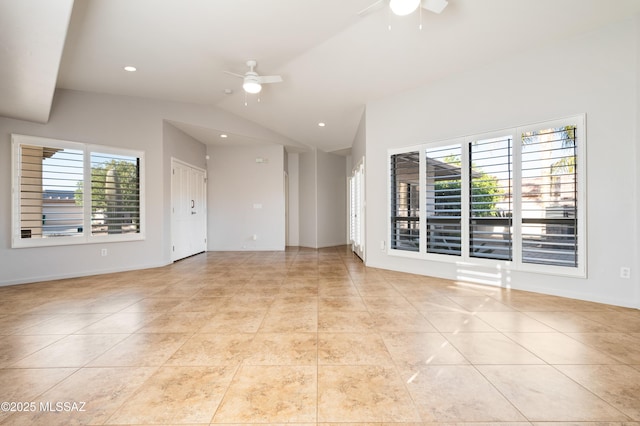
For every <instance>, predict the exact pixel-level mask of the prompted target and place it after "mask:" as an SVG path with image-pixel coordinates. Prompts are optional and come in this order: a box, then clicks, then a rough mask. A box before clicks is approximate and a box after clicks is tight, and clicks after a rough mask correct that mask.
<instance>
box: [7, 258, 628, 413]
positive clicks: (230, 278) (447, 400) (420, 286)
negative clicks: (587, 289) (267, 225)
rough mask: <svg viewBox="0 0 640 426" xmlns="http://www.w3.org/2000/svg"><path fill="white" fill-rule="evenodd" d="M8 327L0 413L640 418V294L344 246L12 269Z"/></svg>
mask: <svg viewBox="0 0 640 426" xmlns="http://www.w3.org/2000/svg"><path fill="white" fill-rule="evenodd" d="M0 335H1V343H0V401H5V402H10V403H11V402H13V404H11V405H9V406H8V408H9V411H6V409H7V405H3V411H0V424H8V425H47V426H50V425H69V424H108V425H129V424H147V425H151V424H176V425H178V424H191V425H209V424H214V425H217V424H250V423H263V424H266V423H271V424H284V423H295V424H322V423H335V424H338V423H342V424H344V423H351V424H355V423H369V424H371V423H411V424H418V423H420V424H426V423H475V424H476V425H479V424H487V423H491V424H495V423H504V424H510V425H514V424H515V425H520V424H522V425H525V424H535V425H538V424H544V425H552V424H555V423H559V422H567V423H570V424H576V423H580V422H585V423H591V424H595V423H597V424H617V425H621V424H636V425H640V311H637V310H631V309H623V308H619V307H614V306H607V305H601V304H596V303H589V302H582V301H576V300H570V299H562V298H558V297H550V296H543V295H539V294H532V293H526V292H520V291H509V290H504V289H498V288H494V287H483V286H478V285H471V284H465V283H460V282H453V281H447V280H442V279H435V278H429V277H423V276H415V275H409V274H403V273H397V272H391V271H384V270H378V269H372V268H365V267H364V266H363V265H362V263H361V262H360V261H359V260H358V259H357V258H355V257H354V256H353V255H352V254H351V253H350V252H349V251H348V249H347V248H346V247H339V248H331V249H323V250H319V251H318V250H305V249H300V250H288V251H286V252H268V253H248V252H247V253H207V254H202V255H198V256H195V257H192V258H189V259H185V260H183V261H181V262H178V263H175V264H173V265H171V266H167V267H164V268H158V269H151V270H145V271H135V272H126V273H118V274H110V275H103V276H96V277H86V278H77V279H68V280H59V281H53V282H46V283H34V284H27V285H20V286H13V287H3V288H0ZM12 409H13V410H22V411H20V412H17V411H11V410H12Z"/></svg>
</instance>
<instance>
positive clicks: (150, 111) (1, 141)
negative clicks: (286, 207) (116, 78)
mask: <svg viewBox="0 0 640 426" xmlns="http://www.w3.org/2000/svg"><path fill="white" fill-rule="evenodd" d="M165 119H166V120H173V121H180V122H184V123H188V124H193V125H198V126H203V127H210V128H214V129H225V130H226V131H228V132H229V133H235V134H241V135H246V136H248V137H251V138H254V139H259V140H263V141H270V142H273V143H281V144H282V145H286V144H289V143H290V142H289V141H287V140H283V138H282V137H281V136H279V135H277V134H275V133H273V132H271V131H269V130H266V129H264V128H262V127H261V126H259V125H257V124H255V123H251V122H248V121H246V120H244V119H242V118H240V117H238V116H235V115H233V114H230V113H228V112H225V111H222V110H218V109H216V108H211V107H205V106H201V105H194V104H183V103H175V102H163V101H155V100H150V99H141V98H134V97H128V96H111V95H100V94H95V93H86V92H77V91H70V90H58V91H57V92H56V95H55V97H54V104H53V109H52V112H51V117H50V120H49V122H48V123H47V124H38V123H31V122H26V121H21V120H14V119H8V118H0V200H2V201H1V202H0V285H6V284H13V283H23V282H33V281H39V280H47V279H55V278H62V277H72V276H82V275H92V274H98V273H103V272H112V271H122V270H129V269H140V268H148V267H153V266H160V265H165V264H167V263H169V262H170V254H169V251H168V244H169V243H168V241H169V240H168V239H167V238H168V237H167V236H168V235H169V234H168V233H167V232H168V230H167V227H166V224H167V223H168V222H167V220H168V218H167V216H168V214H169V205H170V203H169V202H170V194H171V187H170V185H166V184H165V182H166V179H165V178H166V173H168V171H167V169H166V164H167V163H166V160H167V155H166V154H165V152H164V147H163V131H164V128H163V120H165ZM11 133H21V134H26V135H33V136H43V137H51V138H56V139H63V140H71V141H78V142H86V143H91V144H99V145H108V146H114V147H123V148H131V149H138V150H142V151H144V152H145V162H146V171H145V177H146V199H145V201H146V212H147V214H146V217H145V220H146V231H147V232H146V239H145V240H143V241H134V242H119V243H108V244H88V245H73V246H59V247H42V248H21V249H12V248H11V202H10V200H11ZM282 170H283V167H282V161H280V168H279V176H280V180H281V182H282ZM281 185H282V183H281ZM282 217H283V219H282V220H283V221H284V214H282ZM282 234H283V236H282V238H284V232H283V233H282ZM282 245H284V244H282ZM106 247H108V249H109V251H108V252H109V255H108V256H104V257H103V256H100V249H101V248H106Z"/></svg>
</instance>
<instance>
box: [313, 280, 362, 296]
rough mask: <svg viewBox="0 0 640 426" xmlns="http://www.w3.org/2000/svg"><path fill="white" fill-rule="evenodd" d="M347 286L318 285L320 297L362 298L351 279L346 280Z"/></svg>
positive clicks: (335, 283)
mask: <svg viewBox="0 0 640 426" xmlns="http://www.w3.org/2000/svg"><path fill="white" fill-rule="evenodd" d="M345 281H346V284H345V283H344V282H342V281H338V282H333V281H329V282H324V283H323V282H322V281H321V282H320V283H318V296H320V297H360V293H359V292H358V289H357V288H356V286H355V285H354V284H353V283H352V282H351V280H350V279H346V280H345Z"/></svg>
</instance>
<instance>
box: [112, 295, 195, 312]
mask: <svg viewBox="0 0 640 426" xmlns="http://www.w3.org/2000/svg"><path fill="white" fill-rule="evenodd" d="M185 300H188V299H186V298H179V297H147V298H144V299H141V300H139V301H137V302H135V303H133V304H131V305H129V306H127V307H126V308H124V309H123V310H122V311H121V312H161V313H166V312H168V311H170V310H172V309H173V308H175V307H176V306H178V305H180V304H181V303H182V302H184V301H185Z"/></svg>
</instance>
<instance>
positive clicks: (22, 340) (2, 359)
mask: <svg viewBox="0 0 640 426" xmlns="http://www.w3.org/2000/svg"><path fill="white" fill-rule="evenodd" d="M63 337H64V336H61V335H59V334H53V335H36V336H5V337H3V338H2V340H1V341H0V368H5V367H9V366H10V365H11V364H13V363H15V362H16V361H19V360H21V359H22V358H24V357H26V356H28V355H31V354H32V353H34V352H36V351H39V350H40V349H42V348H44V347H46V346H49V345H50V344H52V343H53V342H56V341H58V340H60V339H62V338H63Z"/></svg>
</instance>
